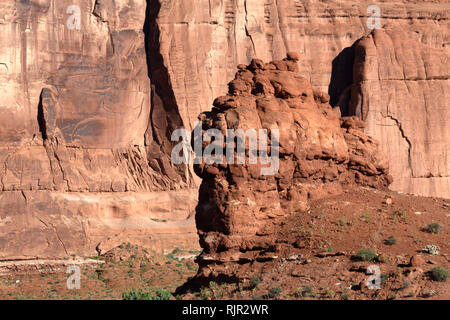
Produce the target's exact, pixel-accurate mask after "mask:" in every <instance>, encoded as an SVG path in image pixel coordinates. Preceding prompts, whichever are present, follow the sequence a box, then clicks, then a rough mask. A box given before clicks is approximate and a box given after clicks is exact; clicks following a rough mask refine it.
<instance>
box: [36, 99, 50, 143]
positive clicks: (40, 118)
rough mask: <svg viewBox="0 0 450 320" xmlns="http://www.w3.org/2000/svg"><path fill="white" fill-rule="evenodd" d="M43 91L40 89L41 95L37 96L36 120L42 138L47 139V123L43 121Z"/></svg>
mask: <svg viewBox="0 0 450 320" xmlns="http://www.w3.org/2000/svg"><path fill="white" fill-rule="evenodd" d="M43 93H44V90H42V91H41V95H40V96H39V104H38V114H37V121H38V125H39V132H40V133H41V136H42V139H43V140H47V139H48V136H47V125H46V123H45V116H44V106H43V104H42V95H43Z"/></svg>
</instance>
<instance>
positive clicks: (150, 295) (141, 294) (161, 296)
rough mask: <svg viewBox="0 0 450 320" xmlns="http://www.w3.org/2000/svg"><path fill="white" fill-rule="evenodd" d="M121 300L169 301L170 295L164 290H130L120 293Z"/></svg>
mask: <svg viewBox="0 0 450 320" xmlns="http://www.w3.org/2000/svg"><path fill="white" fill-rule="evenodd" d="M122 299H123V300H171V299H172V294H171V293H170V292H169V291H167V290H164V289H161V288H158V289H156V290H151V291H144V290H142V289H139V290H136V289H132V290H129V291H125V292H123V293H122Z"/></svg>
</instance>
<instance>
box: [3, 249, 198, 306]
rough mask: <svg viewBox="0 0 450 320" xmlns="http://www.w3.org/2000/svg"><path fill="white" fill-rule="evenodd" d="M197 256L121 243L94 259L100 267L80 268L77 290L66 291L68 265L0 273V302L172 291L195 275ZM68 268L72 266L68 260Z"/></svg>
mask: <svg viewBox="0 0 450 320" xmlns="http://www.w3.org/2000/svg"><path fill="white" fill-rule="evenodd" d="M197 254H198V252H185V251H181V250H176V251H174V252H173V254H169V255H161V254H157V253H155V252H152V251H150V250H146V249H144V248H141V247H137V246H133V245H131V244H123V245H121V246H119V247H117V248H115V249H113V250H111V251H110V252H107V253H106V254H105V256H101V257H93V258H95V259H98V260H99V264H94V263H88V264H83V265H81V288H80V290H77V289H75V290H69V289H67V284H66V282H67V278H68V277H69V274H66V270H67V266H62V265H60V264H58V265H56V264H53V265H52V264H50V263H47V264H46V265H44V266H39V267H37V266H36V265H33V264H32V265H31V266H27V267H23V266H22V267H16V268H12V269H11V270H10V272H8V274H5V272H3V273H0V274H1V275H0V299H20V300H22V299H45V300H47V299H58V300H59V299H70V300H73V299H76V300H78V299H80V300H84V299H107V300H110V299H122V294H123V293H124V292H127V291H129V290H132V289H142V290H144V291H145V292H152V291H154V290H156V289H157V288H161V289H165V290H167V291H170V292H173V291H174V290H175V289H176V288H177V287H178V286H180V285H182V284H183V283H184V282H186V281H187V280H188V279H189V278H190V277H192V276H193V275H195V273H196V272H197V265H196V264H195V263H194V262H193V257H195V255H197ZM184 258H187V259H184ZM36 263H37V262H36ZM67 265H71V262H70V259H68V261H67Z"/></svg>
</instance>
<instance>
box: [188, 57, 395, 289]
mask: <svg viewBox="0 0 450 320" xmlns="http://www.w3.org/2000/svg"><path fill="white" fill-rule="evenodd" d="M298 57H299V56H298V54H295V53H288V58H286V59H284V60H281V61H273V62H271V63H264V62H263V61H262V60H259V59H253V60H252V61H251V63H250V65H249V66H247V67H245V66H240V70H239V71H238V72H237V73H236V76H235V79H234V80H233V81H231V82H230V84H229V88H230V90H229V93H228V95H226V96H223V97H219V98H217V99H216V100H215V101H214V108H213V109H212V110H211V111H210V112H205V113H202V114H201V115H200V120H201V123H202V129H203V130H209V129H212V128H213V129H218V130H220V131H221V132H222V134H223V135H224V136H226V135H227V129H233V128H255V129H256V130H258V129H266V130H267V131H268V132H269V136H270V139H273V137H272V131H273V130H275V129H276V130H279V132H280V134H279V170H278V172H277V174H275V175H261V170H260V169H261V166H264V164H261V163H260V162H259V163H257V164H250V163H249V159H246V160H247V161H246V163H245V164H214V163H213V164H206V163H202V164H196V165H194V168H195V170H196V173H197V174H198V175H199V176H200V177H201V178H202V184H201V186H200V195H199V203H198V206H197V214H196V223H197V228H198V232H199V237H200V245H201V246H202V248H203V252H202V254H201V255H200V256H199V258H198V262H199V265H200V270H199V273H198V275H197V277H199V278H206V279H217V278H221V279H223V280H228V281H229V280H235V279H238V276H236V275H235V274H233V272H235V270H233V268H232V267H230V266H229V263H230V262H231V263H235V265H238V263H245V262H252V261H261V260H264V259H269V260H270V259H271V255H272V256H273V255H274V254H275V253H276V249H274V248H275V247H276V246H277V243H278V242H277V240H278V239H275V237H274V236H273V235H272V234H271V232H269V230H270V229H271V227H272V226H273V225H275V224H279V223H280V221H281V220H282V219H284V218H286V216H287V215H290V214H295V212H304V211H307V210H308V201H309V200H310V199H321V198H325V197H327V196H333V195H338V194H340V193H341V192H342V190H343V189H348V188H350V187H352V186H355V185H360V186H366V187H372V188H377V189H381V190H383V189H386V188H387V187H388V186H389V184H390V183H391V182H392V177H391V176H390V175H389V174H388V160H387V157H386V156H385V155H384V153H383V152H382V151H380V148H379V145H378V143H377V142H376V141H374V140H373V139H372V138H370V137H368V136H367V135H366V134H365V133H364V131H363V129H364V127H365V124H364V122H363V121H361V120H360V119H359V118H357V117H355V116H353V117H342V118H341V117H340V110H339V108H337V107H336V108H335V109H334V110H333V108H332V107H331V106H330V104H329V99H330V98H329V96H328V94H326V93H323V92H320V91H317V90H314V89H313V88H312V86H311V84H310V83H309V81H308V80H307V79H305V78H304V77H302V76H300V75H299V74H298V67H297V61H298V59H299V58H298ZM336 109H337V110H336ZM225 144H226V142H223V146H219V148H220V147H222V148H224V149H225V148H226V145H225ZM207 145H208V143H205V148H206V147H207ZM248 146H249V144H247V150H246V151H247V152H246V153H247V155H246V156H247V158H248V157H249V154H248V153H249V152H250V150H248ZM235 147H236V144H235ZM270 152H272V149H271V150H270ZM274 252H275V253H274Z"/></svg>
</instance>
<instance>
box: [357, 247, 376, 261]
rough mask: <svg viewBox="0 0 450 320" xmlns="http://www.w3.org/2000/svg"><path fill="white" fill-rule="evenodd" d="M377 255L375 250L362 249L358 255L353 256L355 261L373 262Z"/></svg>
mask: <svg viewBox="0 0 450 320" xmlns="http://www.w3.org/2000/svg"><path fill="white" fill-rule="evenodd" d="M377 257H378V256H377V254H376V252H375V250H372V249H366V248H363V249H362V250H361V251H360V252H358V254H357V255H356V256H355V258H356V259H358V260H361V261H373V260H375V259H376V258H377Z"/></svg>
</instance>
